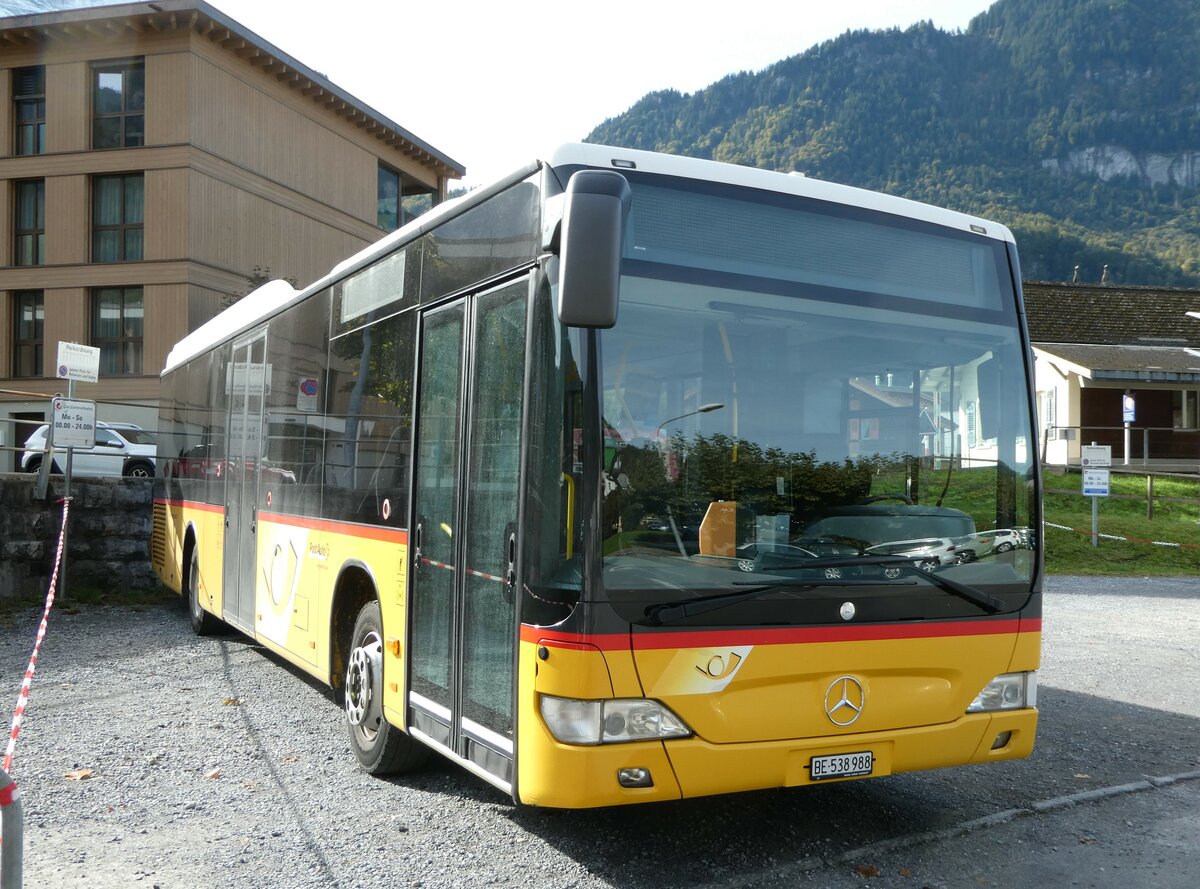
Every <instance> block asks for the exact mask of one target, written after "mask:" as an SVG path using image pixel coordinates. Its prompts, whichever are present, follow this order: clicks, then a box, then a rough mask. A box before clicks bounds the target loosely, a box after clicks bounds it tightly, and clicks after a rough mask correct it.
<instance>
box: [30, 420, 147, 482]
mask: <svg viewBox="0 0 1200 889" xmlns="http://www.w3.org/2000/svg"><path fill="white" fill-rule="evenodd" d="M49 429H50V427H49V426H48V425H47V424H45V423H43V424H42V425H41V426H39V427H38V428H37V429H36V430H35V431H34V433H33V435H31V436H29V438H27V439H25V453H24V454H22V455H21V469H22V470H24V471H25V472H37V471H38V469H40V468H41V465H42V459H43V458H44V456H45V453H46V434H47V432H48V431H49ZM157 449H158V448H157V445H156V443H155V440H154V435H153V434H152V433H150V432H147V431H146V430H145V429H143V428H142V427H141V426H137V425H135V424H133V423H97V424H96V446H95V447H92V448H75V449H74V456H73V457H72V459H71V474H72V475H74V476H76V477H78V478H102V477H105V476H122V475H123V476H126V477H128V478H150V477H152V476H153V475H154V456H155V452H156V451H157ZM65 466H66V454H65V452H63V451H60V450H57V449H56V450H55V452H54V462H53V463H51V464H50V471H51V472H57V473H61V472H62V471H63V467H65Z"/></svg>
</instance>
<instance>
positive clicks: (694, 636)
mask: <svg viewBox="0 0 1200 889" xmlns="http://www.w3.org/2000/svg"><path fill="white" fill-rule="evenodd" d="M1041 629H1042V621H1041V619H1040V618H1033V619H1024V620H1022V619H1020V618H1006V619H1003V620H973V621H956V622H936V623H911V622H905V623H902V624H860V625H858V626H826V627H786V628H778V629H776V628H752V629H744V630H743V629H723V630H663V631H659V632H654V633H635V634H633V637H632V638H633V648H634V650H636V651H653V650H657V649H668V648H708V647H712V646H725V645H807V644H814V643H820V642H869V641H879V640H885V639H935V638H948V637H953V636H993V635H998V634H1011V633H1018V632H1024V633H1036V632H1041ZM629 639H630V637H629V636H628V635H626V634H624V633H603V634H596V635H587V634H581V633H562V632H555V631H553V630H549V631H548V630H546V629H544V628H539V627H531V626H527V625H523V626H522V627H521V641H523V642H535V643H538V642H540V643H542V644H545V645H555V644H558V643H561V644H562V645H563V646H564V647H566V646H572V645H578V644H586V645H594V646H596V647H597V648H601V649H604V650H608V651H616V650H625V649H628V647H629Z"/></svg>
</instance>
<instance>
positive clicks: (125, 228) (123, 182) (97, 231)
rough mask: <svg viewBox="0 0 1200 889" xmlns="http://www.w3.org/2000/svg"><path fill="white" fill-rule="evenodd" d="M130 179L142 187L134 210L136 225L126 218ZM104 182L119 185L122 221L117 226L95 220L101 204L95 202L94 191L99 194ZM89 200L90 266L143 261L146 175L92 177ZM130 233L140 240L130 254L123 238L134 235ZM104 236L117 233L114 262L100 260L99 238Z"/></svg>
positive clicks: (130, 174)
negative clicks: (138, 234)
mask: <svg viewBox="0 0 1200 889" xmlns="http://www.w3.org/2000/svg"><path fill="white" fill-rule="evenodd" d="M131 179H138V180H141V183H142V187H141V192H140V196H141V197H140V203H141V206H140V207H138V208H137V217H138V221H137V222H136V223H132V222H129V221H128V219H129V216H130V212H129V209H130V208H129V205H128V198H129V192H128V186H127V183H128V181H129V180H131ZM107 180H119V181H120V194H121V208H120V218H121V221H120V222H117V223H100V222H98V221H97V218H96V215H97V212H98V210H99V207H100V201H99V200H98V196H97V191H98V190H99V187H100V183H102V182H104V181H107ZM91 198H92V214H91V221H92V236H91V256H92V262H103V263H110V262H138V261H140V260H142V259H144V258H145V256H146V243H145V227H146V177H145V174H144V173H104V174H99V175H96V176H93V177H92V194H91ZM133 231H137V232H139V233H141V238H139V241H138V249H137V250H136V251H130V250H129V243H128V241H127V237H126V236H127V234H128V233H129V232H133ZM105 232H116V233H117V256H116V257H115V258H113V259H105V258H102V257H101V256H100V253H101V251H100V249H99V236H100V235H101V234H103V233H105ZM131 252H136V253H137V255H136V256H131V255H130V253H131Z"/></svg>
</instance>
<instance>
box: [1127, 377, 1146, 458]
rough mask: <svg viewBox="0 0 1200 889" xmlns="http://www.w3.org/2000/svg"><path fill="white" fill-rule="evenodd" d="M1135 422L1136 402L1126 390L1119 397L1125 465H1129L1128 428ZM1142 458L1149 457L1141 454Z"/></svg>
mask: <svg viewBox="0 0 1200 889" xmlns="http://www.w3.org/2000/svg"><path fill="white" fill-rule="evenodd" d="M1135 420H1137V401H1136V400H1135V399H1134V397H1133V393H1132V392H1130V391H1129V390H1128V389H1126V390H1125V394H1124V395H1123V396H1121V422H1122V423H1124V424H1125V464H1126V465H1129V427H1130V426H1131V425H1132V424H1133V422H1134V421H1135ZM1142 456H1143V457H1146V456H1149V455H1148V454H1143V455H1142Z"/></svg>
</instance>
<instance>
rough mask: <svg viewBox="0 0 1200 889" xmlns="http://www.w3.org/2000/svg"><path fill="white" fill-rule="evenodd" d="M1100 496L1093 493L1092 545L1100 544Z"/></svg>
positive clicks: (1097, 545)
mask: <svg viewBox="0 0 1200 889" xmlns="http://www.w3.org/2000/svg"><path fill="white" fill-rule="evenodd" d="M1099 500H1100V498H1099V497H1097V496H1095V495H1094V494H1093V495H1092V546H1095V547H1099V546H1100V503H1099Z"/></svg>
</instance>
